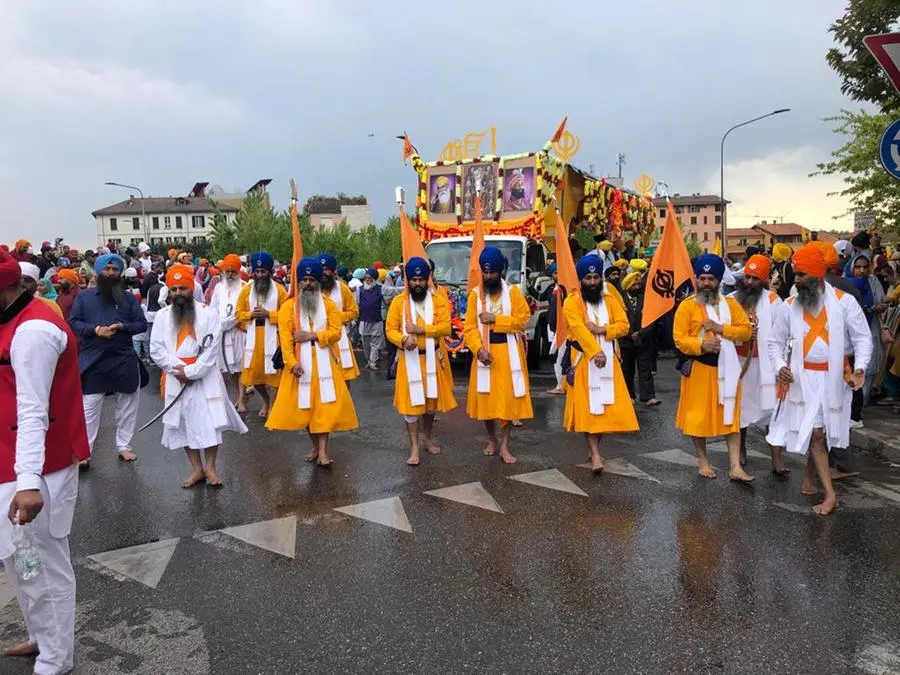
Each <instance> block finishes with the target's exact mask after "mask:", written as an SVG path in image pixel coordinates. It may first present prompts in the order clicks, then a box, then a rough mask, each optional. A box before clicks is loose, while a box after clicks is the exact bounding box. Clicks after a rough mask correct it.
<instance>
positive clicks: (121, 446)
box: [82, 389, 141, 452]
mask: <svg viewBox="0 0 900 675" xmlns="http://www.w3.org/2000/svg"><path fill="white" fill-rule="evenodd" d="M104 398H105V394H84V396H83V397H82V400H83V402H84V421H85V423H86V424H87V435H88V443H89V444H90V446H91V452H93V451H94V441H95V440H97V432H98V431H100V413H101V412H103V399H104ZM115 398H116V448H117V449H118V451H119V452H122V451H123V450H131V439H132V438H134V429H135V427H136V426H137V412H138V404H139V403H140V400H141V390H140V389H138V390H137V391H135V392H134V393H133V394H115Z"/></svg>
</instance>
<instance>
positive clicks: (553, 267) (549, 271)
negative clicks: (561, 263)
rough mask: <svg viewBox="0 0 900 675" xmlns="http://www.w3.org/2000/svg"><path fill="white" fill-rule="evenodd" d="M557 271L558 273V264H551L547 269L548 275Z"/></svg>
mask: <svg viewBox="0 0 900 675" xmlns="http://www.w3.org/2000/svg"><path fill="white" fill-rule="evenodd" d="M555 271H556V263H553V264H551V265H550V267H548V268H547V274H553V273H554V272H555Z"/></svg>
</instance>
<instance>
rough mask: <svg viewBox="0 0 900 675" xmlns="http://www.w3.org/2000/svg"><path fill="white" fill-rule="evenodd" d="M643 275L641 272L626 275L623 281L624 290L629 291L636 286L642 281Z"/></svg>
mask: <svg viewBox="0 0 900 675" xmlns="http://www.w3.org/2000/svg"><path fill="white" fill-rule="evenodd" d="M642 276H643V275H642V274H641V273H640V272H632V273H631V274H626V275H625V278H624V279H622V290H623V291H627V290H628V289H629V288H631V287H632V286H634V284H635V283H636V282H637V281H638V280H640V278H641V277H642Z"/></svg>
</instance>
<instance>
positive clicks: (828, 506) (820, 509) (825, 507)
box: [813, 495, 838, 516]
mask: <svg viewBox="0 0 900 675" xmlns="http://www.w3.org/2000/svg"><path fill="white" fill-rule="evenodd" d="M837 505H838V500H837V495H834V496H831V497H825V499H824V500H823V501H822V503H821V504H819V505H818V506H814V507H813V512H814V513H817V514H819V515H820V516H827V515H828V514H829V513H831V512H832V511H834V510H835V509H836V508H837Z"/></svg>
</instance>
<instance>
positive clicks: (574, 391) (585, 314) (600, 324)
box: [563, 253, 639, 473]
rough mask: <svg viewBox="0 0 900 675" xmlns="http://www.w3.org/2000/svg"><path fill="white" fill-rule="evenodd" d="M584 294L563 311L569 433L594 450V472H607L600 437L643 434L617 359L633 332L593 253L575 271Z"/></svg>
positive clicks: (569, 300) (568, 301)
mask: <svg viewBox="0 0 900 675" xmlns="http://www.w3.org/2000/svg"><path fill="white" fill-rule="evenodd" d="M576 271H577V274H578V279H579V280H580V283H581V289H580V293H572V294H570V295H569V297H568V298H566V301H565V304H564V305H563V313H564V314H565V321H566V325H567V327H568V331H569V342H568V347H569V348H570V349H571V353H570V358H571V361H572V364H573V369H574V371H575V377H574V382H573V383H572V384H571V385H570V386H568V387H567V388H566V411H565V417H564V421H563V426H564V427H565V429H566V431H575V432H581V433H583V434H584V435H585V438H586V439H587V444H588V448H589V449H590V452H591V469H592V470H593V471H594V473H600V472H602V471H603V465H604V462H603V458H602V457H601V456H600V436H601V435H603V434H608V433H615V432H620V433H621V432H631V431H637V430H638V428H639V427H638V421H637V417H636V416H635V414H634V404H633V403H632V402H631V397H630V396H629V395H628V388H627V387H626V385H625V379H624V378H623V377H622V369H621V367H620V366H619V361H618V359H617V358H616V356H615V340H616V339H618V338H620V337H623V336H624V335H627V334H628V330H629V326H628V319H627V318H626V316H625V311H624V310H623V309H622V306H621V305H620V304H619V303H618V302H616V301H615V300H612V296H611V295H610V294H609V292H608V291H604V283H603V261H602V259H601V258H600V257H599V256H597V255H595V254H593V253H591V254H588V255H586V256H584V257H583V258H582V259H581V260H579V261H578V265H577V267H576Z"/></svg>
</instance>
